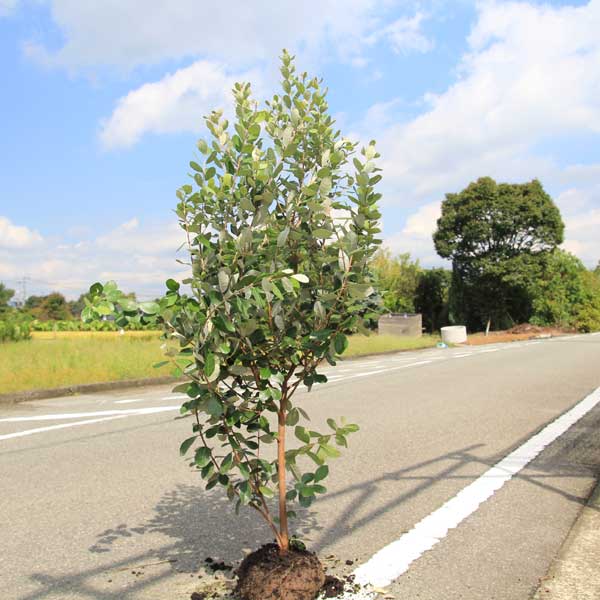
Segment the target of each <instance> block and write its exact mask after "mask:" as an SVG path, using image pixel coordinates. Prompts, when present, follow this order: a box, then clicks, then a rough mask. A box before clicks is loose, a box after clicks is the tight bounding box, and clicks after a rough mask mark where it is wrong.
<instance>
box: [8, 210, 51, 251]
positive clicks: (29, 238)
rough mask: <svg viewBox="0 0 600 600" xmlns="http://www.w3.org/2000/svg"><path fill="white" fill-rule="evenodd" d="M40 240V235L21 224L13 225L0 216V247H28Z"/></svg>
mask: <svg viewBox="0 0 600 600" xmlns="http://www.w3.org/2000/svg"><path fill="white" fill-rule="evenodd" d="M41 241H42V236H41V235H40V234H39V233H38V232H37V231H34V230H32V229H29V228H28V227H25V226H23V225H15V224H14V223H12V222H11V221H10V220H9V219H7V218H6V217H1V216H0V248H30V247H32V246H36V245H37V244H39V243H40V242H41Z"/></svg>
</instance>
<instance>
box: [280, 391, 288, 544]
mask: <svg viewBox="0 0 600 600" xmlns="http://www.w3.org/2000/svg"><path fill="white" fill-rule="evenodd" d="M285 403H286V400H285V396H284V398H282V400H281V408H280V409H279V412H278V413H277V420H278V428H277V477H278V482H277V483H278V487H279V533H280V539H279V549H280V551H281V552H287V551H288V549H289V547H290V536H289V531H288V519H287V504H286V499H285V495H286V493H287V490H286V485H285Z"/></svg>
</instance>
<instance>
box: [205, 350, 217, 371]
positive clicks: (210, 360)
mask: <svg viewBox="0 0 600 600" xmlns="http://www.w3.org/2000/svg"><path fill="white" fill-rule="evenodd" d="M216 364H217V361H216V359H215V355H214V354H213V353H212V352H209V353H208V354H207V355H206V356H205V357H204V374H205V375H206V376H207V377H210V376H211V375H212V374H213V373H214V372H215V367H216Z"/></svg>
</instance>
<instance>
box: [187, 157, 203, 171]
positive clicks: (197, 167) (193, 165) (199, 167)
mask: <svg viewBox="0 0 600 600" xmlns="http://www.w3.org/2000/svg"><path fill="white" fill-rule="evenodd" d="M190 167H192V169H194V171H198V172H199V173H202V170H203V169H202V167H201V166H200V165H199V164H198V163H197V162H194V161H193V160H190Z"/></svg>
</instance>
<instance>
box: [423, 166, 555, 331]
mask: <svg viewBox="0 0 600 600" xmlns="http://www.w3.org/2000/svg"><path fill="white" fill-rule="evenodd" d="M563 232H564V224H563V221H562V218H561V216H560V211H559V210H558V208H557V207H556V205H555V204H554V202H553V201H552V198H550V196H548V194H546V192H545V191H544V189H543V188H542V185H541V184H540V182H539V181H537V180H533V181H531V182H529V183H523V184H509V183H501V184H497V183H496V182H495V181H494V180H493V179H491V178H490V177H483V178H480V179H478V180H477V181H476V182H474V183H471V184H470V185H469V186H468V187H467V188H466V189H464V190H463V191H462V192H460V193H458V194H446V198H445V200H444V201H443V202H442V215H441V217H440V218H439V220H438V223H437V230H436V232H435V233H434V236H433V239H434V243H435V247H436V250H437V252H438V254H439V255H440V256H441V257H443V258H448V259H450V260H452V269H453V283H452V288H453V289H452V291H451V296H452V298H451V307H452V312H453V313H454V314H455V315H456V316H458V317H460V318H462V319H464V320H465V322H466V323H467V325H469V326H470V327H471V328H473V329H478V328H481V327H483V326H484V324H485V323H486V322H487V324H488V326H489V325H490V322H491V323H492V324H493V325H494V326H495V327H501V326H503V325H506V324H510V322H511V321H520V320H523V319H524V317H525V315H526V314H527V312H528V311H529V310H530V307H529V306H528V304H527V296H526V290H525V287H524V286H525V283H526V282H527V281H529V280H530V279H531V276H532V274H534V273H535V272H536V271H537V270H538V269H539V267H540V260H541V258H542V257H543V256H544V255H545V254H547V253H549V252H551V251H552V250H553V249H554V248H556V247H557V246H558V245H559V244H560V243H562V241H563Z"/></svg>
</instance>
